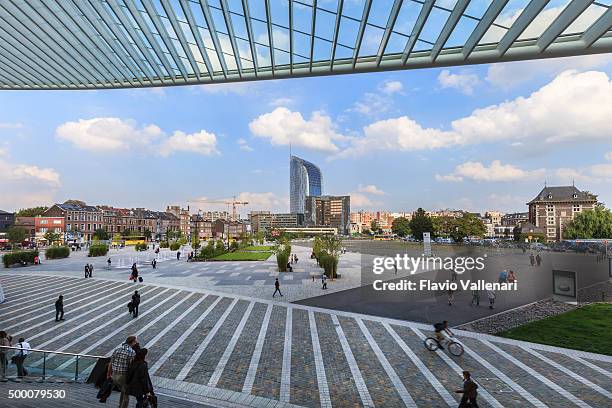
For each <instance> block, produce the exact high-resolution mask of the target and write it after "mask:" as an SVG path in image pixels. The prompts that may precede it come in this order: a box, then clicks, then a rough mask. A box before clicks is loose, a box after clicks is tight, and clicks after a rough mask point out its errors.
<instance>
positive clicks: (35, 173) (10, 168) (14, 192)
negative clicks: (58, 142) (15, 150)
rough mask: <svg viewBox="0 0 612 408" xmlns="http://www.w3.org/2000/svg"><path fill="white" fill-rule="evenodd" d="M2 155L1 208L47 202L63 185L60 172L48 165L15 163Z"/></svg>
mask: <svg viewBox="0 0 612 408" xmlns="http://www.w3.org/2000/svg"><path fill="white" fill-rule="evenodd" d="M7 155H8V153H7V152H6V151H5V153H4V155H2V156H1V157H0V191H3V192H5V194H0V208H3V209H11V208H13V209H16V208H24V207H31V206H34V205H41V204H47V203H50V202H52V201H53V195H54V193H55V191H56V190H57V188H58V187H60V186H61V182H60V175H59V173H58V172H57V171H56V170H54V169H52V168H47V167H39V166H35V165H30V164H22V163H13V162H10V161H8V160H7V159H6V158H5V157H6V156H7Z"/></svg>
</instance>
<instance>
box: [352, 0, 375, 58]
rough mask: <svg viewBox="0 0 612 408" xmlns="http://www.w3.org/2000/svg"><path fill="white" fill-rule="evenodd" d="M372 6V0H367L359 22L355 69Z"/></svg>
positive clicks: (354, 54)
mask: <svg viewBox="0 0 612 408" xmlns="http://www.w3.org/2000/svg"><path fill="white" fill-rule="evenodd" d="M371 7H372V0H366V2H365V4H364V6H363V13H362V15H361V22H360V23H359V31H358V32H357V41H356V42H355V49H354V50H353V69H355V66H356V65H357V58H358V57H359V50H360V49H361V43H362V42H363V34H364V33H365V29H366V24H367V23H368V17H369V16H370V8H371Z"/></svg>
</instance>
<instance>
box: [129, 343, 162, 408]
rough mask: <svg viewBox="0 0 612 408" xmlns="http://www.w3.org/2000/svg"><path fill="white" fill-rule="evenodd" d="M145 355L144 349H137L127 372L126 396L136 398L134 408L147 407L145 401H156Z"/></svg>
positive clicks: (146, 351) (145, 350)
mask: <svg viewBox="0 0 612 408" xmlns="http://www.w3.org/2000/svg"><path fill="white" fill-rule="evenodd" d="M147 353H148V350H147V349H146V348H144V347H143V348H140V349H138V350H137V351H136V354H135V356H134V360H133V361H132V364H130V366H129V368H128V371H127V376H126V383H127V392H128V395H132V396H134V397H136V408H141V407H145V406H147V407H148V406H149V405H148V404H146V403H145V401H149V402H150V401H152V400H153V401H154V400H155V399H156V398H155V393H154V392H153V383H152V382H151V377H150V375H149V365H148V364H147V361H146V357H147ZM153 406H155V405H153Z"/></svg>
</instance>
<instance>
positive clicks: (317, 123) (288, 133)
mask: <svg viewBox="0 0 612 408" xmlns="http://www.w3.org/2000/svg"><path fill="white" fill-rule="evenodd" d="M249 129H250V130H251V132H252V133H253V135H255V136H257V137H261V138H264V139H268V140H269V141H270V143H271V144H272V145H275V146H287V145H289V144H290V143H291V144H292V145H293V146H296V147H303V148H306V149H312V150H320V151H327V152H336V151H338V146H337V145H336V144H335V142H336V141H342V140H346V136H343V135H341V134H339V133H337V132H336V130H335V125H334V123H333V122H332V120H331V118H330V117H329V116H327V115H326V114H325V113H323V112H313V113H312V115H311V117H310V119H309V120H306V119H304V117H303V116H302V114H301V113H300V112H293V111H291V110H289V109H287V108H283V107H279V108H276V109H274V110H273V111H272V112H269V113H265V114H263V115H261V116H259V117H257V118H256V119H254V120H253V121H251V123H249Z"/></svg>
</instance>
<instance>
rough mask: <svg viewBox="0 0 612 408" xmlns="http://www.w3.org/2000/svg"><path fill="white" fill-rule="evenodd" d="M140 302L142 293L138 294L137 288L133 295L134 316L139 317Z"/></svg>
mask: <svg viewBox="0 0 612 408" xmlns="http://www.w3.org/2000/svg"><path fill="white" fill-rule="evenodd" d="M139 304H140V295H139V294H138V291H137V290H135V291H134V294H133V295H132V308H133V309H132V310H133V312H132V313H133V314H134V317H138V305H139Z"/></svg>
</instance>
